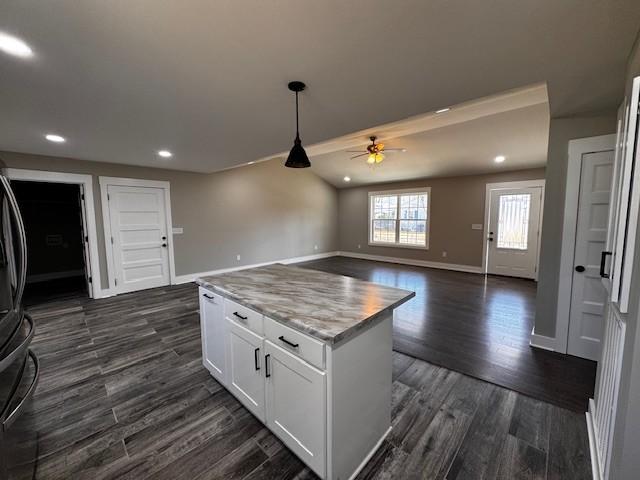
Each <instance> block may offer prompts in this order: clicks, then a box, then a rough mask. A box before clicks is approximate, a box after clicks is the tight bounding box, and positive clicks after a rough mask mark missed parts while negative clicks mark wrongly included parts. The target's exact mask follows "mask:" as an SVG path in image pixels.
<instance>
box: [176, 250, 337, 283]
mask: <svg viewBox="0 0 640 480" xmlns="http://www.w3.org/2000/svg"><path fill="white" fill-rule="evenodd" d="M338 253H339V252H325V253H316V254H314V255H305V256H302V257H291V258H283V259H280V260H272V261H270V262H262V263H254V264H252V265H239V266H237V267H229V268H220V269H218V270H210V271H208V272H199V273H189V274H186V275H177V276H176V277H175V281H174V284H175V285H180V284H182V283H189V282H193V281H195V279H196V278H198V277H205V276H207V275H217V274H219V273H227V272H236V271H238V270H246V269H247V268H257V267H264V266H265V265H272V264H274V263H284V264H289V263H298V262H308V261H311V260H318V259H320V258H328V257H335V256H336V255H338Z"/></svg>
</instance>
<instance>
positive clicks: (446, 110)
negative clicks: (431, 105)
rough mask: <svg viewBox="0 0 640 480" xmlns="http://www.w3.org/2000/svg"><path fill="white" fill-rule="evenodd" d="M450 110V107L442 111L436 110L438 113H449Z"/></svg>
mask: <svg viewBox="0 0 640 480" xmlns="http://www.w3.org/2000/svg"><path fill="white" fill-rule="evenodd" d="M449 110H451V109H450V108H449V107H447V108H441V109H440V110H436V113H444V112H448V111H449Z"/></svg>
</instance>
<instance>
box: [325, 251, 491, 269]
mask: <svg viewBox="0 0 640 480" xmlns="http://www.w3.org/2000/svg"><path fill="white" fill-rule="evenodd" d="M337 255H339V256H342V257H351V258H361V259H363V260H374V261H376V262H387V263H399V264H401V265H413V266H416V267H426V268H438V269H440V270H453V271H455V272H466V273H482V269H481V267H476V266H474V265H458V264H455V263H441V262H431V261H428V260H412V259H408V258H400V257H387V256H383V255H370V254H368V253H356V252H342V251H340V252H337Z"/></svg>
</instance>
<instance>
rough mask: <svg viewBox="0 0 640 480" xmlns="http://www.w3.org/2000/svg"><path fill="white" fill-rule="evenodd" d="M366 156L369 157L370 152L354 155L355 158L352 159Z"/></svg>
mask: <svg viewBox="0 0 640 480" xmlns="http://www.w3.org/2000/svg"><path fill="white" fill-rule="evenodd" d="M365 155H369V152H366V153H361V154H360V155H354V156H353V157H351V158H358V157H364V156H365Z"/></svg>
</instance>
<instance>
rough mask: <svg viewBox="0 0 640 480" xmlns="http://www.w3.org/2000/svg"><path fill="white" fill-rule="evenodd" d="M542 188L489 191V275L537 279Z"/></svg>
mask: <svg viewBox="0 0 640 480" xmlns="http://www.w3.org/2000/svg"><path fill="white" fill-rule="evenodd" d="M541 206H542V187H539V186H532V187H519V188H500V189H490V190H489V223H488V232H487V233H488V235H487V242H488V246H487V250H488V254H487V273H492V274H496V275H505V276H511V277H520V278H531V279H535V278H536V274H537V264H538V247H539V238H540V217H541Z"/></svg>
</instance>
